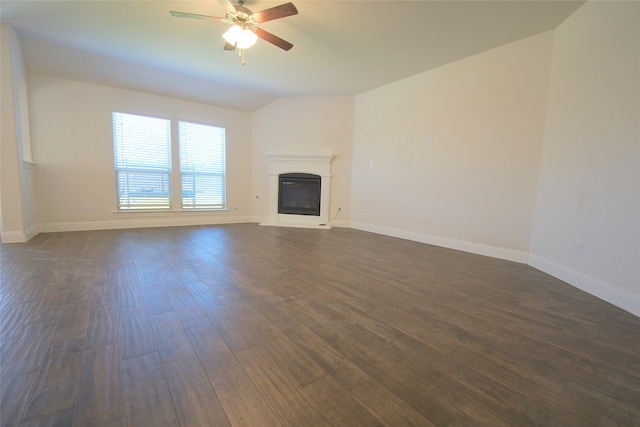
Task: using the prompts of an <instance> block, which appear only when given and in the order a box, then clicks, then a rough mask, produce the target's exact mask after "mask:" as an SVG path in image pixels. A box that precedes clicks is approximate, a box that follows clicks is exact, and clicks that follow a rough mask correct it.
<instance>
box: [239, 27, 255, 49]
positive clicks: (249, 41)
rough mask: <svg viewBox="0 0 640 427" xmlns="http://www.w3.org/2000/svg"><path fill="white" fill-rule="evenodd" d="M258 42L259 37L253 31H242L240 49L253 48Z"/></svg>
mask: <svg viewBox="0 0 640 427" xmlns="http://www.w3.org/2000/svg"><path fill="white" fill-rule="evenodd" d="M256 41H258V36H257V35H256V33H254V32H253V31H251V30H247V29H244V30H242V35H241V36H240V39H239V40H238V48H239V49H246V48H248V47H251V46H253V45H254V44H256Z"/></svg>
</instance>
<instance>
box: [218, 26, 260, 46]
mask: <svg viewBox="0 0 640 427" xmlns="http://www.w3.org/2000/svg"><path fill="white" fill-rule="evenodd" d="M222 37H223V38H224V39H225V40H226V41H227V43H229V44H230V45H232V46H236V47H237V48H238V49H246V48H248V47H251V46H253V45H254V44H256V41H258V36H257V35H256V33H254V32H253V31H251V30H249V29H246V28H242V27H241V26H239V25H234V26H233V27H231V28H229V29H228V30H227V32H226V33H224V34H223V35H222Z"/></svg>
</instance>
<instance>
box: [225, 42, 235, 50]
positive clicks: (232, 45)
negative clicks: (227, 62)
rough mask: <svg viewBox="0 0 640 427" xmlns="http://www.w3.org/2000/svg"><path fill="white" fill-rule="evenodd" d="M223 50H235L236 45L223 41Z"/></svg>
mask: <svg viewBox="0 0 640 427" xmlns="http://www.w3.org/2000/svg"><path fill="white" fill-rule="evenodd" d="M224 50H236V45H235V44H231V43H225V44H224Z"/></svg>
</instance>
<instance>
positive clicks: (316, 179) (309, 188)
mask: <svg viewBox="0 0 640 427" xmlns="http://www.w3.org/2000/svg"><path fill="white" fill-rule="evenodd" d="M320 184H321V177H320V175H313V174H309V173H286V174H282V175H280V177H279V188H278V213H279V214H286V215H314V216H320Z"/></svg>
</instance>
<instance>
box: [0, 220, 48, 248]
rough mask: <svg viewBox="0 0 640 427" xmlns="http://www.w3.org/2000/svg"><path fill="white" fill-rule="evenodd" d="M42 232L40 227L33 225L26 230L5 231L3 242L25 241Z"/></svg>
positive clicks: (2, 237)
mask: <svg viewBox="0 0 640 427" xmlns="http://www.w3.org/2000/svg"><path fill="white" fill-rule="evenodd" d="M39 233H40V227H39V226H38V225H37V224H36V225H32V226H31V227H29V228H27V230H26V231H24V232H23V231H3V232H2V236H1V240H2V243H25V242H28V241H29V240H31V239H33V238H34V237H35V236H37V235H38V234H39Z"/></svg>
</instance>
